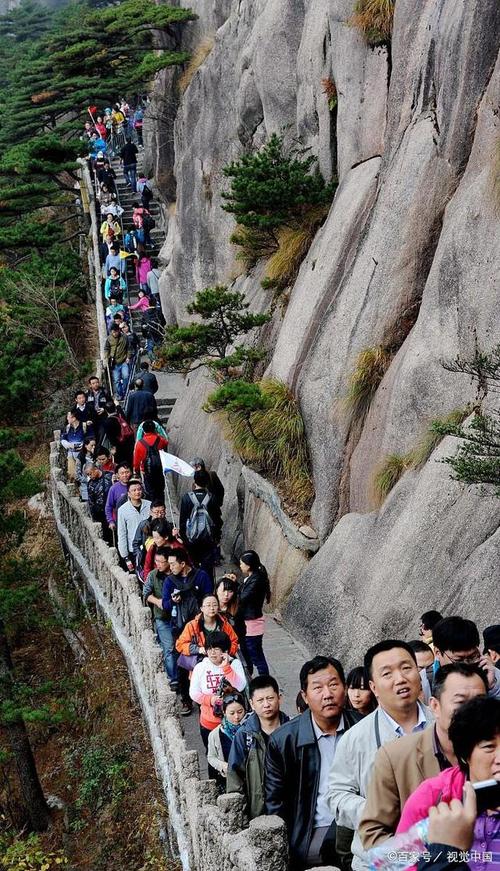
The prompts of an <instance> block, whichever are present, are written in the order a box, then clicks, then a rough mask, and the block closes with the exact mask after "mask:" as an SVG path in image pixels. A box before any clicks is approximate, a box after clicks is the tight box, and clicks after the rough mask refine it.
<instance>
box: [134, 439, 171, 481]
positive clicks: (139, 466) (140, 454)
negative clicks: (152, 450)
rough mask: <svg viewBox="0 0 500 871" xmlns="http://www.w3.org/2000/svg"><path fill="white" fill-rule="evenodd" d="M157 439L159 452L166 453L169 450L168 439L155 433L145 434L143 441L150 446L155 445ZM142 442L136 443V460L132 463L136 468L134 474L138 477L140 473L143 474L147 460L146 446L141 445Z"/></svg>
mask: <svg viewBox="0 0 500 871" xmlns="http://www.w3.org/2000/svg"><path fill="white" fill-rule="evenodd" d="M156 439H158V444H157V448H158V450H159V451H164V450H166V449H167V448H168V439H164V438H163V436H160V435H158V434H157V433H155V432H145V433H144V435H143V437H142V439H141V441H143V440H144V441H145V442H147V444H148V445H154V443H155V441H156ZM141 441H137V442H136V443H135V448H134V459H133V461H132V465H133V467H134V473H135V474H136V475H137V473H138V472H142V471H144V470H143V465H144V460H145V459H146V454H147V451H146V448H145V447H144V445H141Z"/></svg>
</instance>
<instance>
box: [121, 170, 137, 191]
mask: <svg viewBox="0 0 500 871" xmlns="http://www.w3.org/2000/svg"><path fill="white" fill-rule="evenodd" d="M123 175H124V176H125V181H127V182H128V183H129V185H130V187H131V188H132V190H133V191H134V192H135V190H136V188H137V184H136V181H137V164H136V163H127V164H126V165H125V166H124V167H123Z"/></svg>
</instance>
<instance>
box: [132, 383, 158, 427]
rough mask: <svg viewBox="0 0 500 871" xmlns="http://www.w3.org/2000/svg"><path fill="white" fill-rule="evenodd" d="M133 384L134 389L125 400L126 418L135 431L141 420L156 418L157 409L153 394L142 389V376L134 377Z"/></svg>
mask: <svg viewBox="0 0 500 871" xmlns="http://www.w3.org/2000/svg"><path fill="white" fill-rule="evenodd" d="M134 386H135V390H132V391H131V392H130V393H129V397H128V400H127V420H128V422H129V424H130V426H131V427H132V429H133V430H134V432H135V433H137V429H138V426H139V424H140V423H142V421H143V420H157V418H158V409H157V407H156V399H155V398H154V396H153V394H152V393H150V391H149V390H145V389H144V381H143V380H142V378H136V379H135V381H134Z"/></svg>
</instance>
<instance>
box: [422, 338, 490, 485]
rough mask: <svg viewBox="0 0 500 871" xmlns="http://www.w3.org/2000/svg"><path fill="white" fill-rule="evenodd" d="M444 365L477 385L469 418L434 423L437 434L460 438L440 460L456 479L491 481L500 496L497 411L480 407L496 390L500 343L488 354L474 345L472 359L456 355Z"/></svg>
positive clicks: (471, 481)
mask: <svg viewBox="0 0 500 871" xmlns="http://www.w3.org/2000/svg"><path fill="white" fill-rule="evenodd" d="M443 366H444V367H445V368H446V369H448V370H449V371H451V372H457V373H464V374H466V375H469V376H470V377H471V378H472V379H473V380H474V381H475V382H476V383H477V386H478V393H477V404H476V408H475V412H474V416H473V417H472V419H471V420H470V421H466V422H465V423H463V424H461V425H459V426H456V425H450V424H444V425H443V424H439V423H438V422H436V423H435V424H434V429H435V431H436V432H437V433H438V434H439V435H442V436H445V435H452V436H455V437H456V438H459V439H461V443H460V446H459V448H458V451H457V453H456V454H454V455H453V456H451V457H446V458H445V459H444V460H443V462H445V463H447V464H448V465H449V466H450V467H451V469H452V470H453V477H454V478H455V479H456V480H457V481H462V482H463V483H464V484H468V485H472V484H494V485H496V486H497V487H498V490H497V495H498V496H500V412H498V411H491V412H488V413H485V412H483V411H482V408H481V405H482V402H483V401H484V399H485V398H486V396H487V395H488V392H489V391H490V390H495V391H497V390H498V386H497V385H498V384H499V383H500V345H498V346H497V347H496V348H494V349H493V350H492V351H491V352H490V353H484V352H482V351H480V350H479V349H478V348H476V352H475V354H474V356H473V357H472V358H471V359H465V358H463V357H456V359H455V360H452V361H443Z"/></svg>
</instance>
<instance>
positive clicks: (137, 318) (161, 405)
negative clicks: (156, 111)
mask: <svg viewBox="0 0 500 871" xmlns="http://www.w3.org/2000/svg"><path fill="white" fill-rule="evenodd" d="M112 165H113V169H114V171H115V173H116V188H117V192H118V199H119V202H120V205H121V207H122V209H123V215H122V224H123V232H124V233H127V232H128V231H129V230H131V229H132V228H133V223H132V213H133V204H134V202H136V201H137V200H140V194H136V193H134V192H133V191H132V190H131V189H130V187H129V186H128V185H127V182H126V181H125V176H124V174H123V169H122V167H121V165H120V161H119V159H118V158H114V160H113V161H112ZM141 169H142V151H140V152H139V154H138V157H137V171H138V175H139V172H140V170H141ZM149 211H150V213H151V215H152V216H153V218H154V220H155V222H156V226H155V227H154V228H153V229H152V230H151V233H150V235H151V240H152V242H153V246H152V247H149V246H148V248H147V249H146V250H147V252H148V254H149V255H150V256H151V257H152V259H155V258H157V257H158V254H159V251H160V248H161V246H162V244H163V230H162V229H161V227H160V226H159V224H160V218H161V212H160V206H159V205H158V203H157V202H155V201H154V200H151V203H150V205H149ZM127 285H128V299H129V303H131V304H132V305H133V304H134V303H136V302H137V300H138V298H139V297H138V292H139V286H138V284H137V281H136V277H135V258H134V257H129V258H127ZM130 319H131V324H132V330H133V331H134V332H135V333H137V335H138V336H139V338H140V339H141V319H142V318H141V312H139V311H131V312H130ZM141 359H148V358H147V357H146V355H144V354H143V355H141ZM157 374H158V373H157ZM158 382H159V385H160V387H159V391H158V393H157V394H156V402H157V405H158V420H159V422H160V423H161V424H162V425H163V426H164V427H166V426H167V424H168V420H169V417H170V413H171V411H172V408H173V407H174V404H175V400H176V397H172V396H171V393H172V392H173V391H170V392H168V388H167V395H166V396H164V395H163V393H164V388H163V379H160V378H158Z"/></svg>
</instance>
